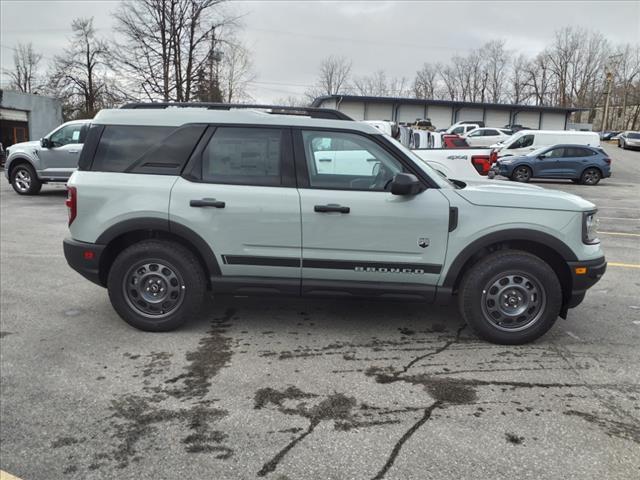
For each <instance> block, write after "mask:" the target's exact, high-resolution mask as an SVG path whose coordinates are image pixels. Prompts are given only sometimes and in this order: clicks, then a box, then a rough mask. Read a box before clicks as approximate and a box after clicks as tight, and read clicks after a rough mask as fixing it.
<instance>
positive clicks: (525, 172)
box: [511, 165, 532, 182]
mask: <svg viewBox="0 0 640 480" xmlns="http://www.w3.org/2000/svg"><path fill="white" fill-rule="evenodd" d="M531 175H532V172H531V169H530V168H529V167H527V166H526V165H522V166H520V167H516V168H515V170H514V171H513V173H512V174H511V180H515V181H516V182H528V181H529V180H531Z"/></svg>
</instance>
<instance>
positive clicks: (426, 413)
mask: <svg viewBox="0 0 640 480" xmlns="http://www.w3.org/2000/svg"><path fill="white" fill-rule="evenodd" d="M441 405H442V401H440V400H436V401H435V402H434V403H432V404H431V405H429V406H428V407H427V408H425V409H424V414H423V415H422V417H421V418H420V419H419V420H418V421H417V422H416V423H414V424H413V425H412V426H411V428H410V429H409V430H407V431H406V432H405V433H404V435H402V437H400V439H399V440H398V441H397V442H396V444H395V445H394V446H393V449H392V450H391V453H390V454H389V458H387V461H386V462H385V464H384V465H383V466H382V468H381V469H380V470H379V471H378V473H377V474H376V475H375V476H373V477H372V480H381V479H382V478H384V476H385V475H386V474H387V472H388V471H389V469H390V468H391V467H392V466H393V463H394V462H395V461H396V458H398V455H399V454H400V450H402V446H403V445H404V444H405V443H407V441H408V440H409V439H410V438H411V437H412V436H413V434H414V433H416V432H417V431H418V429H419V428H420V427H421V426H422V425H424V424H425V423H427V422H428V421H429V419H430V418H431V414H432V413H433V411H434V410H435V409H436V408H439V407H440V406H441Z"/></svg>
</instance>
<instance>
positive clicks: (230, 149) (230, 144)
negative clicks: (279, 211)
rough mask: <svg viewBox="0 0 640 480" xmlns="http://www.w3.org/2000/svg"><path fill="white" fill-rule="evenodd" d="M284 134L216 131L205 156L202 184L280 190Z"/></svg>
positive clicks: (262, 130)
mask: <svg viewBox="0 0 640 480" xmlns="http://www.w3.org/2000/svg"><path fill="white" fill-rule="evenodd" d="M284 134H285V133H284V130H282V129H276V128H236V127H221V128H218V129H216V131H215V133H214V135H213V137H211V140H210V141H209V144H208V145H207V146H206V148H205V149H204V151H203V153H202V180H203V181H204V182H211V183H228V184H236V185H263V186H280V185H281V184H282V180H281V162H282V155H283V148H282V144H283V138H284Z"/></svg>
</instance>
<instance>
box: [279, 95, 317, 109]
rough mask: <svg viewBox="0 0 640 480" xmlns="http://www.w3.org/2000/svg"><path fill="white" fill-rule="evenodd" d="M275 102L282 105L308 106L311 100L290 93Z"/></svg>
mask: <svg viewBox="0 0 640 480" xmlns="http://www.w3.org/2000/svg"><path fill="white" fill-rule="evenodd" d="M274 103H275V105H282V106H283V107H306V106H308V103H309V102H308V101H307V100H305V99H304V98H300V97H296V96H294V95H289V96H286V97H281V98H278V99H277V100H276V101H275V102H274Z"/></svg>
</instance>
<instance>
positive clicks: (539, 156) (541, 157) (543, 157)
mask: <svg viewBox="0 0 640 480" xmlns="http://www.w3.org/2000/svg"><path fill="white" fill-rule="evenodd" d="M545 158H547V156H546V155H545V154H544V153H543V154H542V155H538V160H544V159H545Z"/></svg>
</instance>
